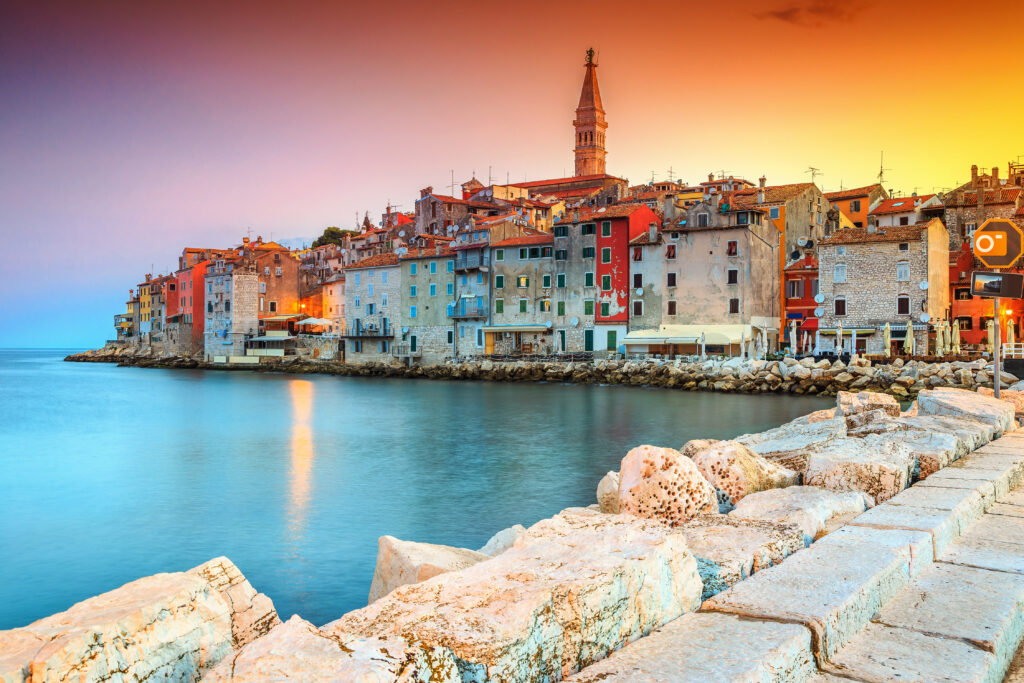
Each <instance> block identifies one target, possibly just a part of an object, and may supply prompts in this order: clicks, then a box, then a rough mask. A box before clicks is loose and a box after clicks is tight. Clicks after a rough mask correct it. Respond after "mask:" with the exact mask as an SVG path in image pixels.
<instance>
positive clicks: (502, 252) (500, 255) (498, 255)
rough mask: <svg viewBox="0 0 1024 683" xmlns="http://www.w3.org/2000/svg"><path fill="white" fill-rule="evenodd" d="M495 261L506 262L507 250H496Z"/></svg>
mask: <svg viewBox="0 0 1024 683" xmlns="http://www.w3.org/2000/svg"><path fill="white" fill-rule="evenodd" d="M494 260H495V261H504V260H505V250H504V249H495V250H494Z"/></svg>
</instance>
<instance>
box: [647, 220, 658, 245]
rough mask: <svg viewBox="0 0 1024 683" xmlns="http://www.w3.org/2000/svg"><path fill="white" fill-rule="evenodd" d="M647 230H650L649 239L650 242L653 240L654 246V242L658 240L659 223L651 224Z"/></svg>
mask: <svg viewBox="0 0 1024 683" xmlns="http://www.w3.org/2000/svg"><path fill="white" fill-rule="evenodd" d="M647 229H648V231H649V232H648V235H649V237H650V240H651V244H653V243H654V241H655V240H657V239H658V224H657V223H651V224H650V225H649V226H648V227H647Z"/></svg>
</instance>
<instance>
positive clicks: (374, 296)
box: [342, 253, 402, 364]
mask: <svg viewBox="0 0 1024 683" xmlns="http://www.w3.org/2000/svg"><path fill="white" fill-rule="evenodd" d="M401 287H402V278H401V272H400V270H399V265H398V256H397V255H396V254H393V253H387V254H378V255H376V256H371V257H370V258H367V259H363V260H362V261H359V262H357V263H354V264H352V265H351V266H348V267H347V268H345V315H346V316H347V318H346V323H345V334H344V335H343V336H342V338H343V339H344V340H345V361H346V362H348V363H355V364H360V363H370V362H381V361H384V362H386V361H388V360H390V359H391V358H392V355H391V345H392V343H393V342H394V340H395V324H396V322H397V320H398V318H399V306H400V305H401V300H402V291H401Z"/></svg>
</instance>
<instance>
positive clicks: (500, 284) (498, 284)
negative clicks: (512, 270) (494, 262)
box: [494, 275, 505, 289]
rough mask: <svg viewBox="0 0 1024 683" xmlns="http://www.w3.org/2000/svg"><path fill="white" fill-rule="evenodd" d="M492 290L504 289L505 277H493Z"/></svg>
mask: <svg viewBox="0 0 1024 683" xmlns="http://www.w3.org/2000/svg"><path fill="white" fill-rule="evenodd" d="M494 288H495V289H504V288H505V276H504V275H495V276H494Z"/></svg>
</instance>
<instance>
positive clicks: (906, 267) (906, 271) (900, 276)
mask: <svg viewBox="0 0 1024 683" xmlns="http://www.w3.org/2000/svg"><path fill="white" fill-rule="evenodd" d="M896 281H897V282H910V263H908V262H907V261H900V262H899V263H897V264H896Z"/></svg>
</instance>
